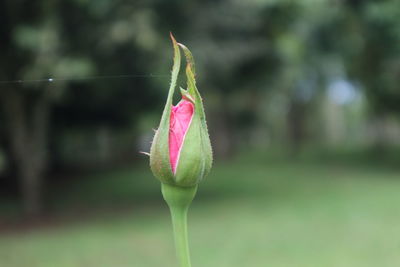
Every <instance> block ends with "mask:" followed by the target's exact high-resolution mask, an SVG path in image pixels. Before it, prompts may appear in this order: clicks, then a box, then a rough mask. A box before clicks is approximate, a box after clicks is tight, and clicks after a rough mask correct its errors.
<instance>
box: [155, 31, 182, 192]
mask: <svg viewBox="0 0 400 267" xmlns="http://www.w3.org/2000/svg"><path fill="white" fill-rule="evenodd" d="M170 36H171V40H172V43H173V47H174V63H173V67H172V75H171V83H170V87H169V91H168V97H167V102H166V104H165V107H164V111H163V114H162V117H161V122H160V126H159V127H158V129H157V130H156V133H155V136H154V139H153V142H152V144H151V148H150V168H151V170H152V172H153V174H154V176H155V177H157V178H158V179H159V180H160V181H161V182H163V183H168V184H174V183H175V179H174V174H173V172H172V168H171V163H170V157H169V142H168V140H169V122H170V114H171V107H172V100H173V96H174V91H175V87H176V82H177V80H178V74H179V69H180V65H181V53H180V50H179V47H178V44H177V42H176V40H175V38H174V37H173V35H172V34H170Z"/></svg>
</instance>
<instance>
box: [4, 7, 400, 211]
mask: <svg viewBox="0 0 400 267" xmlns="http://www.w3.org/2000/svg"><path fill="white" fill-rule="evenodd" d="M399 12H400V9H399V8H398V1H396V0H385V1H379V2H377V1H341V0H324V1H311V0H304V1H289V0H284V1H274V0H250V1H239V0H225V1H222V0H219V1H194V0H193V1H179V0H171V1H162V0H150V1H141V0H137V1H122V0H118V1H111V0H100V1H99V0H96V1H95V0H71V1H50V0H41V1H26V0H22V1H12V0H3V1H1V2H0V51H1V53H0V100H1V110H0V120H1V123H0V137H1V139H0V140H1V147H2V149H1V151H2V152H1V153H2V155H4V156H2V157H4V159H5V160H2V162H5V164H4V166H5V167H4V168H2V173H1V174H0V175H2V176H5V177H9V179H4V181H8V182H5V183H8V184H11V185H10V187H12V188H14V186H15V184H13V182H12V181H14V177H19V184H20V185H21V192H22V195H23V196H24V199H25V205H26V206H27V208H26V209H27V211H28V212H32V213H35V210H38V209H39V207H40V206H41V204H40V201H39V199H40V196H41V193H40V192H41V191H42V190H43V188H42V187H43V184H44V181H45V179H44V177H46V174H48V173H49V171H52V172H54V173H60V172H61V173H62V172H64V171H67V170H69V168H71V167H73V168H87V167H88V166H89V168H93V167H94V168H97V169H98V168H105V167H107V166H114V165H116V164H120V163H122V162H131V161H132V160H133V159H137V157H138V153H137V151H138V150H144V151H146V150H147V149H148V147H149V144H148V142H149V140H151V135H152V132H151V130H150V129H151V128H152V127H154V126H155V125H157V123H158V120H159V117H158V116H159V115H160V114H161V109H162V106H163V102H164V100H165V95H166V89H167V87H168V83H169V70H170V67H171V58H172V49H171V44H170V41H169V40H168V32H169V31H171V32H173V33H174V35H175V36H176V38H177V39H178V40H179V41H180V42H183V43H185V44H186V45H187V46H188V47H190V48H191V50H192V51H193V53H194V55H195V58H196V60H197V68H198V71H197V72H198V76H199V77H198V81H199V88H200V90H201V92H202V95H203V96H204V98H205V105H206V112H207V115H208V121H209V124H210V125H209V128H210V132H211V137H212V142H213V145H214V151H215V154H216V156H217V157H219V158H229V157H232V156H233V155H234V154H235V153H236V152H238V151H242V150H251V149H254V148H257V149H268V148H270V147H271V146H279V145H280V146H284V147H285V146H286V148H287V149H288V151H289V152H290V154H291V155H294V156H295V155H298V154H299V153H301V151H302V150H303V149H304V146H305V145H312V146H313V147H326V146H328V147H331V146H333V147H337V146H365V145H369V146H370V145H376V146H377V147H378V148H379V152H380V153H381V152H382V151H384V150H383V148H385V147H391V146H394V145H398V144H399V143H400V140H399V136H400V126H399V122H398V114H399V112H400V105H399V103H400V90H399V88H398V84H399V79H400V78H399V77H400V75H399V73H400V67H399V66H400V56H399V55H400V53H399V45H398V44H399V41H400V32H399V29H400V19H399V17H400V14H399ZM107 77H108V78H107ZM48 78H53V79H54V81H53V82H47V81H40V82H37V81H36V82H29V80H38V79H39V80H41V79H48ZM18 80H26V82H18ZM4 81H15V82H4ZM181 84H182V85H183V84H184V83H183V81H182V83H181ZM2 164H3V163H2ZM10 181H11V182H10ZM14 183H15V182H14ZM10 187H5V186H4V187H3V188H10ZM7 190H8V189H7ZM32 203H36V204H32Z"/></svg>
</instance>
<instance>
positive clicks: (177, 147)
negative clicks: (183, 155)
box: [169, 100, 194, 173]
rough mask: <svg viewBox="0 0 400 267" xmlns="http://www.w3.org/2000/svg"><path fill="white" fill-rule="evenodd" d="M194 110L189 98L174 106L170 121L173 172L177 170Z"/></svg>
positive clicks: (170, 151)
mask: <svg viewBox="0 0 400 267" xmlns="http://www.w3.org/2000/svg"><path fill="white" fill-rule="evenodd" d="M193 111H194V107H193V104H192V103H191V102H189V101H187V100H182V101H180V102H179V103H178V105H176V106H172V110H171V117H170V122H169V123H170V124H169V158H170V163H171V168H172V171H173V173H175V171H176V165H177V164H178V160H179V154H180V152H181V147H182V144H183V141H184V139H185V135H186V132H187V130H188V128H189V125H190V122H191V121H192V117H193Z"/></svg>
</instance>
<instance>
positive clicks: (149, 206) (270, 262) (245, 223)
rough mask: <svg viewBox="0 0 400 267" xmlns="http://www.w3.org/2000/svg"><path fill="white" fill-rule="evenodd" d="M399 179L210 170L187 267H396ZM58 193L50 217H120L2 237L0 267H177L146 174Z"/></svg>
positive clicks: (240, 163) (290, 166) (314, 169)
mask: <svg viewBox="0 0 400 267" xmlns="http://www.w3.org/2000/svg"><path fill="white" fill-rule="evenodd" d="M399 178H400V174H399V170H398V169H394V168H392V169H390V168H384V167H374V166H373V165H371V164H369V165H368V164H366V165H357V166H350V165H348V164H333V163H332V164H329V163H323V164H322V163H319V164H316V163H315V162H314V163H313V161H301V162H287V161H279V160H270V159H268V158H261V159H258V160H254V158H241V159H237V160H235V161H234V162H231V163H220V164H216V166H215V168H214V169H213V171H212V174H211V175H210V176H209V177H208V178H207V180H206V181H204V182H203V183H202V185H201V187H200V190H199V193H198V196H197V198H196V199H195V201H194V203H193V204H192V207H191V210H190V214H189V232H190V243H191V250H192V261H193V266H194V267H196V266H207V267H213V266H215V267H244V266H245V267H252V266H254V267H258V266H260V267H263V266H274V267H279V266H294V267H301V266H304V267H312V266H315V267H321V266H324V267H329V266H335V267H337V266H341V267H342V266H343V267H347V266H349V267H357V266H362V267H368V266H371V267H372V266H373V267H376V266H380V267H381V266H400V206H399V203H400V179H399ZM62 188H63V190H64V191H65V193H68V194H67V196H66V197H57V195H58V194H57V192H55V193H54V195H53V197H52V199H53V201H54V202H55V204H54V205H53V209H55V210H59V209H64V210H65V209H68V208H71V207H75V206H79V207H82V206H83V207H85V208H86V209H92V208H93V209H94V208H95V207H98V206H99V205H100V206H102V207H108V208H110V207H113V206H121V205H126V209H124V210H123V211H120V212H113V213H110V214H109V215H107V213H105V214H103V215H99V216H93V217H89V218H86V219H83V220H78V221H76V222H68V223H63V224H61V225H56V226H51V227H46V228H40V229H36V230H35V229H34V230H29V231H24V232H17V231H13V232H9V233H3V234H1V236H0V266H4V267H25V266H26V267H28V266H29V267H54V266H57V267H64V266H65V267H70V266H71V267H77V266H84V267H92V266H93V267H103V266H104V267H106V266H113V267H125V266H126V267H128V266H137V267H141V266H143V267H153V266H154V267H160V266H177V265H176V261H175V252H174V247H173V240H172V229H171V225H170V221H169V215H168V211H167V208H166V206H165V204H164V203H163V202H162V201H161V195H160V193H159V184H158V183H157V181H156V180H154V178H152V177H151V175H150V173H149V171H148V170H147V168H145V167H140V168H134V169H133V170H121V171H118V172H107V173H103V174H100V175H97V177H96V179H94V178H89V179H84V180H83V181H82V182H79V183H76V180H75V181H74V182H72V181H71V182H70V183H67V184H65V185H63V186H62ZM110 202H111V203H110Z"/></svg>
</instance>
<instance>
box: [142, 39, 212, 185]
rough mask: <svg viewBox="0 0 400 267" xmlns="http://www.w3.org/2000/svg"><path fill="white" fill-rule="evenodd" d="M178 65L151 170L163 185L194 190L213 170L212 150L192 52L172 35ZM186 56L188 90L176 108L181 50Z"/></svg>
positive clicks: (151, 156)
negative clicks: (174, 102) (197, 85)
mask: <svg viewBox="0 0 400 267" xmlns="http://www.w3.org/2000/svg"><path fill="white" fill-rule="evenodd" d="M171 39H172V43H173V47H174V64H173V68H172V78H171V84H170V88H169V92H168V98H167V102H166V105H165V108H164V112H163V114H162V117H161V122H160V126H159V127H158V129H157V131H156V133H155V136H154V139H153V142H152V146H151V150H150V167H151V170H152V172H153V174H154V176H156V177H157V178H158V179H159V180H160V181H161V182H162V183H163V184H168V185H173V186H179V187H193V186H196V185H197V184H198V183H199V182H200V181H201V180H202V179H203V178H204V177H205V176H206V175H207V174H208V172H209V171H210V169H211V165H212V150H211V144H210V138H209V135H208V130H207V124H206V119H205V113H204V108H203V103H202V99H201V96H200V93H199V91H198V90H197V87H196V81H195V68H194V60H193V56H192V54H191V52H190V51H189V49H188V48H186V47H185V46H184V45H182V44H178V43H177V42H176V41H175V39H174V37H173V36H172V34H171ZM179 47H180V48H181V49H182V50H183V52H184V54H185V57H186V65H187V66H186V77H187V90H185V89H182V88H181V89H180V92H181V94H182V100H181V101H180V102H179V103H178V104H177V105H176V106H173V104H172V100H173V94H174V92H175V87H176V82H177V78H178V74H179V69H180V64H181V54H180V48H179Z"/></svg>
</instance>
